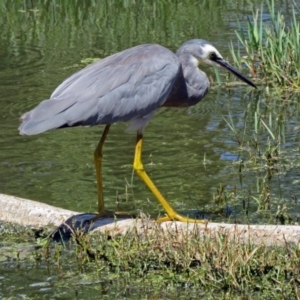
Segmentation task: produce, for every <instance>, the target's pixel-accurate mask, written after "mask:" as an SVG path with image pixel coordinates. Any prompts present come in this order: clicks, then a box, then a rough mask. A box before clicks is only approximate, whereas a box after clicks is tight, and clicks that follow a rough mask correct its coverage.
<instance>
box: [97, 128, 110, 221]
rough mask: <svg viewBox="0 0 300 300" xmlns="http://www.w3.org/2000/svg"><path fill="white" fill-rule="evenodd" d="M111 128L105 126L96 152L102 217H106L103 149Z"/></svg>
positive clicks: (99, 205) (99, 212)
mask: <svg viewBox="0 0 300 300" xmlns="http://www.w3.org/2000/svg"><path fill="white" fill-rule="evenodd" d="M109 128H110V124H109V125H106V126H105V129H104V131H103V134H102V137H101V139H100V141H99V143H98V146H97V148H96V149H95V152H94V162H95V168H96V178H97V190H98V214H99V215H100V216H104V215H106V211H105V208H104V200H103V184H102V157H103V154H102V148H103V144H104V142H105V139H106V136H107V134H108V131H109Z"/></svg>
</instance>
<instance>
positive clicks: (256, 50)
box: [231, 0, 300, 89]
mask: <svg viewBox="0 0 300 300" xmlns="http://www.w3.org/2000/svg"><path fill="white" fill-rule="evenodd" d="M263 4H267V7H268V10H267V11H264V10H263ZM263 4H262V6H261V9H258V10H255V11H253V16H252V18H248V19H247V24H246V27H245V26H243V24H242V23H240V22H239V21H238V30H237V31H236V34H237V37H238V40H239V48H238V50H237V51H236V46H234V45H233V44H231V55H232V58H233V61H234V63H235V64H236V65H237V66H239V68H242V66H246V67H247V69H248V72H249V73H250V74H251V76H252V78H255V79H256V82H258V83H261V84H263V85H266V86H277V87H278V86H279V87H282V88H289V89H299V87H300V38H299V36H300V24H299V22H298V20H297V11H296V10H298V8H297V7H296V6H295V8H293V9H292V14H291V19H290V20H287V19H285V17H284V15H283V14H282V12H280V11H278V12H277V11H276V10H275V6H274V0H265V1H264V3H263ZM266 16H268V18H266V19H264V17H266Z"/></svg>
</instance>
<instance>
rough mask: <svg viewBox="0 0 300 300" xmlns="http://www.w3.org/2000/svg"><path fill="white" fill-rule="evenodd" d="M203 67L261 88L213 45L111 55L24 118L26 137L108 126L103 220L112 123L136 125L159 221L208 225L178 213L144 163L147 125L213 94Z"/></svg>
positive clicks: (98, 154)
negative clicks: (165, 111) (157, 115)
mask: <svg viewBox="0 0 300 300" xmlns="http://www.w3.org/2000/svg"><path fill="white" fill-rule="evenodd" d="M200 63H204V64H208V65H211V66H221V67H223V68H225V69H227V70H229V71H230V72H231V73H233V74H234V75H235V76H237V77H238V78H239V79H241V80H242V81H244V82H245V83H247V84H249V85H250V86H252V87H254V88H256V86H255V84H254V83H253V82H252V81H251V80H250V79H248V78H247V77H245V76H244V75H243V74H241V73H240V72H239V71H238V70H236V69H235V68H233V67H232V66H231V65H230V64H229V63H228V62H226V61H225V60H224V59H223V57H222V56H221V54H220V53H219V51H218V50H217V49H216V48H215V47H214V46H213V45H212V44H210V43H209V42H207V41H205V40H201V39H194V40H189V41H187V42H185V43H184V44H183V45H182V46H181V47H180V48H179V49H178V51H177V52H176V54H175V53H173V52H172V51H170V50H168V49H167V48H165V47H163V46H160V45H156V44H145V45H139V46H135V47H132V48H130V49H127V50H124V51H122V52H119V53H116V54H113V55H111V56H108V57H106V58H104V59H102V60H100V61H97V62H95V63H93V64H91V65H89V66H87V67H86V68H84V69H82V70H80V71H78V72H77V73H75V74H73V75H71V76H70V77H69V78H67V79H66V80H65V81H64V82H62V83H61V84H60V85H59V86H58V87H57V88H56V89H55V91H54V92H53V93H52V95H51V97H50V99H48V100H44V101H42V102H41V103H40V104H39V105H37V106H36V107H35V108H34V109H32V110H31V111H29V112H27V113H25V114H24V115H23V116H22V117H21V121H22V123H21V125H20V127H19V131H20V134H22V135H34V134H39V133H42V132H45V131H48V130H50V129H57V128H63V127H75V126H93V125H98V124H105V125H106V127H105V129H104V132H103V134H102V137H101V139H100V141H99V143H98V146H97V148H96V150H95V152H94V161H95V167H96V176H97V189H98V214H99V217H102V216H106V215H111V213H109V212H108V211H106V210H105V207H104V200H103V187H102V171H101V168H102V148H103V144H104V141H105V139H106V136H107V134H108V131H109V128H110V126H111V124H113V123H115V122H130V129H131V130H136V131H137V140H136V145H135V154H134V161H133V168H134V170H135V171H136V173H137V174H138V175H139V176H140V178H141V179H142V180H143V181H144V183H145V184H146V185H147V186H148V188H149V189H150V190H151V191H152V193H153V194H154V195H155V197H156V198H157V199H158V201H159V202H160V203H161V205H162V206H163V208H164V210H165V212H166V214H167V215H166V217H163V218H160V219H158V221H166V220H178V221H189V222H203V220H198V219H189V218H187V217H184V216H182V215H180V214H178V213H177V212H176V211H175V210H174V209H173V208H172V207H171V205H170V204H169V202H168V201H167V200H166V199H165V198H164V197H163V196H162V195H161V193H160V192H159V190H158V189H157V188H156V186H155V185H154V183H153V182H152V180H151V179H150V178H149V177H148V175H147V173H146V172H145V170H144V167H143V164H142V159H141V155H142V138H143V131H144V128H145V126H146V125H147V124H148V122H149V121H150V119H151V118H152V116H153V114H154V112H155V111H156V109H158V108H159V107H162V106H167V107H187V106H191V105H194V104H196V103H198V102H199V101H200V100H201V99H203V98H204V96H205V95H206V94H207V92H208V90H209V86H210V84H209V80H208V78H207V76H206V74H205V73H204V72H203V71H201V70H200V69H199V68H198V65H199V64H200Z"/></svg>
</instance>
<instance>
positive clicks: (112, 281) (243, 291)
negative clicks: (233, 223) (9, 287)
mask: <svg viewBox="0 0 300 300" xmlns="http://www.w3.org/2000/svg"><path fill="white" fill-rule="evenodd" d="M7 232H8V231H7ZM16 236H17V237H18V239H19V242H18V243H17V245H16V246H15V248H14V246H13V245H14V244H15V242H13V243H10V242H9V240H10V239H12V240H14V235H13V234H12V235H11V234H4V235H3V237H4V240H3V246H2V247H3V251H2V247H0V257H2V260H1V261H2V265H3V266H4V265H7V264H8V263H9V265H10V268H11V267H12V266H13V265H16V266H18V268H16V269H15V270H16V272H22V269H23V268H24V269H25V270H26V272H27V273H28V274H29V276H32V274H34V273H35V272H40V271H39V270H48V271H47V272H46V273H48V272H49V274H51V278H52V279H51V291H52V293H54V294H57V293H58V294H59V293H62V292H63V293H66V292H68V293H69V294H70V293H71V292H72V291H73V290H76V289H77V290H78V293H79V296H80V293H83V291H84V290H83V289H86V286H85V284H86V285H88V286H89V295H90V296H91V297H92V295H94V296H95V295H98V296H99V297H101V296H106V297H108V298H109V297H110V298H114V297H116V295H117V299H121V298H123V297H125V298H127V299H175V298H176V299H199V297H200V296H201V299H244V300H245V299H300V291H299V287H300V252H299V246H298V245H294V244H284V245H281V246H266V245H264V244H257V243H255V241H253V242H248V243H244V242H243V241H242V240H240V239H239V237H238V236H237V237H236V238H235V239H234V240H233V239H232V238H229V236H228V235H227V234H226V233H225V232H224V231H222V230H220V231H219V232H216V233H214V234H212V233H211V234H209V233H208V234H207V235H206V236H205V237H201V236H200V235H199V234H198V233H197V232H196V231H194V232H193V231H187V232H181V233H178V232H177V231H175V230H169V231H166V230H162V229H161V227H160V226H157V227H153V226H152V228H151V230H148V229H147V226H146V225H145V231H144V232H141V231H138V230H134V229H133V230H132V231H130V232H128V233H127V234H125V235H116V236H112V235H110V234H109V233H106V234H102V233H94V234H90V235H82V234H80V233H78V234H77V236H76V241H75V239H74V241H71V242H70V244H67V245H65V247H63V246H62V245H60V244H49V243H47V242H46V243H45V242H44V240H42V243H39V245H40V246H38V245H37V244H36V241H35V237H34V235H33V234H31V235H30V234H29V230H26V233H25V236H24V241H23V242H22V243H21V236H20V233H19V232H18V233H16ZM22 245H23V246H22ZM8 246H9V247H8ZM22 247H23V248H24V249H22ZM8 249H13V250H9V251H8ZM2 252H3V253H2ZM18 253H21V255H18ZM1 254H2V256H1ZM0 268H1V266H0ZM45 276H46V275H45ZM48 276H49V275H48ZM6 280H8V279H6ZM15 284H16V283H14V285H15ZM78 286H80V288H78ZM17 287H18V288H19V289H20V288H21V286H20V284H17ZM99 288H101V289H100V290H99ZM102 292H103V294H102ZM138 294H141V295H142V296H140V298H135V297H136V295H138ZM28 295H30V294H28ZM32 296H33V294H32ZM134 296H135V297H134ZM39 297H40V296H39ZM187 297H188V298H187ZM108 298H107V299H108ZM26 299H41V298H35V297H33V298H31V297H30V298H26ZM42 299H44V298H42ZM91 299H94V298H93V297H92V298H91ZM105 299H106V298H105Z"/></svg>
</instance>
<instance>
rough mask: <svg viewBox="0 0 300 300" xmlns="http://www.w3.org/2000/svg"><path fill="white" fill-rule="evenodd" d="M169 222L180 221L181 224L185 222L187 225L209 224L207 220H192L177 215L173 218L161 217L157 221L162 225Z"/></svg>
mask: <svg viewBox="0 0 300 300" xmlns="http://www.w3.org/2000/svg"><path fill="white" fill-rule="evenodd" d="M167 221H179V222H185V223H201V224H205V223H207V221H206V220H202V219H191V218H188V217H184V216H182V215H180V214H177V213H175V214H172V216H165V217H161V218H159V219H157V220H156V222H157V223H162V222H167Z"/></svg>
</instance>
